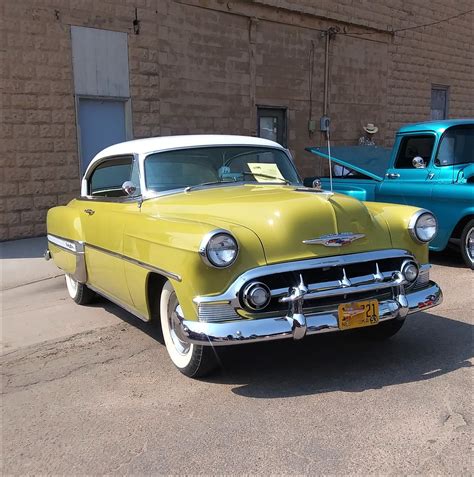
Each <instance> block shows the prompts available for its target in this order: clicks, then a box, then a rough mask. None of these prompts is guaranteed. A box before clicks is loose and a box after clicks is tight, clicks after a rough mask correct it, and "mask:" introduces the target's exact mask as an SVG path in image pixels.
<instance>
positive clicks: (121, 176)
mask: <svg viewBox="0 0 474 477" xmlns="http://www.w3.org/2000/svg"><path fill="white" fill-rule="evenodd" d="M133 169H134V168H133V158H132V157H121V158H116V159H110V160H106V161H104V162H102V163H101V164H99V165H98V166H97V167H96V168H95V169H94V171H93V172H92V175H91V176H90V178H89V195H91V196H94V197H126V196H127V194H126V193H125V192H124V191H123V190H122V184H123V183H124V182H125V181H130V180H132V171H133ZM137 183H138V181H137Z"/></svg>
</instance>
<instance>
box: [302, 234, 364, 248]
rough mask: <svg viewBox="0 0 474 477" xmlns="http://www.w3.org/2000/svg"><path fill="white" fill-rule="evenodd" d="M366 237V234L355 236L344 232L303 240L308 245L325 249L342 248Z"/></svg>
mask: <svg viewBox="0 0 474 477" xmlns="http://www.w3.org/2000/svg"><path fill="white" fill-rule="evenodd" d="M363 237H365V234H353V233H351V232H342V233H340V234H328V235H321V237H317V238H314V239H310V240H303V243H304V244H306V245H315V244H316V245H324V246H325V247H342V246H343V245H348V244H350V243H352V242H354V240H358V239H361V238H363Z"/></svg>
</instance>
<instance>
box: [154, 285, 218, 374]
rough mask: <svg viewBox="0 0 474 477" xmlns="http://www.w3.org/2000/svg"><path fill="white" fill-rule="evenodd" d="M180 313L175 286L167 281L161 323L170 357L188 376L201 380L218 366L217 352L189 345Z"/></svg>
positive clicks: (206, 347) (161, 301)
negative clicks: (180, 319) (180, 320)
mask: <svg viewBox="0 0 474 477" xmlns="http://www.w3.org/2000/svg"><path fill="white" fill-rule="evenodd" d="M178 313H181V307H180V306H179V302H178V298H177V296H176V292H175V291H174V288H173V286H172V285H171V283H170V282H169V281H167V282H166V283H165V284H164V286H163V290H162V292H161V299H160V321H161V329H162V331H163V339H164V342H165V346H166V350H167V351H168V355H169V357H170V358H171V361H173V364H174V365H175V366H176V367H177V368H178V369H179V370H180V371H181V372H182V373H183V374H184V375H186V376H189V377H190V378H200V377H202V376H205V375H206V374H209V373H210V372H211V371H213V370H214V369H215V368H216V366H217V359H216V355H215V351H214V349H213V348H212V347H210V346H201V345H196V344H192V343H189V342H188V341H186V339H185V337H184V336H183V335H182V332H181V327H180V325H179V319H178Z"/></svg>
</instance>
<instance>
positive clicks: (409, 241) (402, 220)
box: [365, 202, 428, 264]
mask: <svg viewBox="0 0 474 477" xmlns="http://www.w3.org/2000/svg"><path fill="white" fill-rule="evenodd" d="M365 204H366V206H367V208H368V209H369V210H370V212H371V213H372V215H373V216H374V218H376V219H377V220H383V221H385V223H386V224H387V226H388V230H389V232H390V237H391V241H392V246H393V248H398V249H403V250H408V251H409V252H411V253H412V254H413V256H415V257H416V259H417V260H418V262H419V263H421V264H424V263H428V246H427V245H426V244H420V243H418V242H415V240H413V238H412V237H411V235H410V232H409V231H408V224H409V222H410V219H411V217H412V216H413V214H414V213H415V212H417V211H418V210H420V208H419V207H411V206H407V205H398V204H386V203H383V202H365Z"/></svg>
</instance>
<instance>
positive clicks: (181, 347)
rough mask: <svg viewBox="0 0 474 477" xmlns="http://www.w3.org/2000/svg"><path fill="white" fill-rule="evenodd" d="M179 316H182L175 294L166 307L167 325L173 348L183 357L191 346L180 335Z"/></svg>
mask: <svg viewBox="0 0 474 477" xmlns="http://www.w3.org/2000/svg"><path fill="white" fill-rule="evenodd" d="M179 316H183V312H182V310H181V306H180V304H179V303H178V299H177V297H176V294H173V295H172V296H171V298H170V302H169V306H168V323H169V327H170V336H171V340H172V341H173V344H174V347H175V348H176V351H177V352H178V353H179V354H182V355H185V354H187V353H188V352H189V349H190V348H191V344H190V343H189V342H187V341H186V340H185V339H184V337H183V336H182V334H181V326H180V324H179V318H178V317H179Z"/></svg>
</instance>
